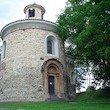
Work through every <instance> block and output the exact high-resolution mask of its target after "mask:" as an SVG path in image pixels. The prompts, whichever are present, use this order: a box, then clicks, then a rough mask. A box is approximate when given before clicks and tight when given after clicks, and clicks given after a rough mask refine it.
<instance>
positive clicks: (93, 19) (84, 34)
mask: <svg viewBox="0 0 110 110" xmlns="http://www.w3.org/2000/svg"><path fill="white" fill-rule="evenodd" d="M57 23H58V33H59V36H60V37H61V38H62V39H63V40H64V41H65V40H66V39H68V40H69V42H71V44H75V45H76V48H75V51H76V53H77V54H76V53H75V56H78V57H77V58H76V57H75V58H76V59H79V60H80V59H81V60H83V61H86V62H92V64H93V67H94V68H93V72H94V76H95V78H96V80H101V81H102V80H103V85H104V86H110V0H89V1H87V0H68V2H67V6H66V8H65V10H64V12H63V13H61V14H60V15H59V18H58V21H57ZM72 49H73V48H71V50H72ZM73 50H74V49H73ZM76 59H75V60H76Z"/></svg>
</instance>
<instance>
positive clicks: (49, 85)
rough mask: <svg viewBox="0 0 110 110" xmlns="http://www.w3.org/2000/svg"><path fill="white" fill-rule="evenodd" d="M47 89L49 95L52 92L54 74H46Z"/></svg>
mask: <svg viewBox="0 0 110 110" xmlns="http://www.w3.org/2000/svg"><path fill="white" fill-rule="evenodd" d="M48 91H49V94H50V95H53V94H54V91H55V90H54V76H48Z"/></svg>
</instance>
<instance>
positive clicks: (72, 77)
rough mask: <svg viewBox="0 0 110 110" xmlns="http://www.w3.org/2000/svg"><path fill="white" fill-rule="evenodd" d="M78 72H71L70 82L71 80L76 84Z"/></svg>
mask: <svg viewBox="0 0 110 110" xmlns="http://www.w3.org/2000/svg"><path fill="white" fill-rule="evenodd" d="M76 76H77V75H76V74H75V73H74V71H72V72H71V73H70V82H71V84H74V85H75V84H76Z"/></svg>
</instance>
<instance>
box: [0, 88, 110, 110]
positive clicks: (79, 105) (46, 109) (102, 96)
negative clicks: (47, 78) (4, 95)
mask: <svg viewBox="0 0 110 110" xmlns="http://www.w3.org/2000/svg"><path fill="white" fill-rule="evenodd" d="M109 95H110V91H108V90H107V91H105V90H98V91H88V92H85V93H81V94H78V97H77V101H78V102H62V103H61V102H39V103H8V104H3V105H0V108H15V110H16V109H17V110H110V97H108V96H109Z"/></svg>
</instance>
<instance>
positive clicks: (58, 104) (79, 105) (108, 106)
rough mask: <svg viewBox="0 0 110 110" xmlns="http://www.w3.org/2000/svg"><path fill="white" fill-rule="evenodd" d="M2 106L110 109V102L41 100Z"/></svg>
mask: <svg viewBox="0 0 110 110" xmlns="http://www.w3.org/2000/svg"><path fill="white" fill-rule="evenodd" d="M0 108H15V109H19V110H110V103H92V102H65V103H64V102H48V103H46V102H44V103H43V102H42V103H41V102H39V103H20V104H5V105H0Z"/></svg>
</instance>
